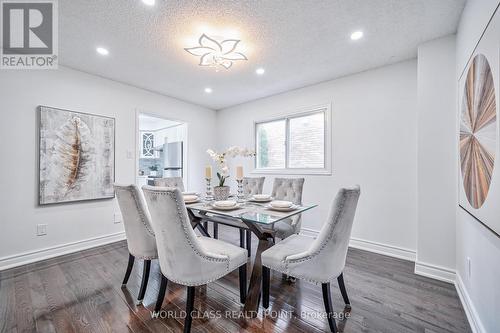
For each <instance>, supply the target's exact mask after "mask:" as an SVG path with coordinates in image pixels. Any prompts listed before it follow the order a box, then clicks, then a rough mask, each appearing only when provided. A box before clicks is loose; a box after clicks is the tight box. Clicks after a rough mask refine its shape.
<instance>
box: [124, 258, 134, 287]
mask: <svg viewBox="0 0 500 333" xmlns="http://www.w3.org/2000/svg"><path fill="white" fill-rule="evenodd" d="M134 260H135V257H134V256H133V255H131V254H130V253H129V254H128V265H127V271H126V272H125V277H124V278H123V282H122V286H124V285H126V284H127V282H128V278H129V277H130V273H132V267H134Z"/></svg>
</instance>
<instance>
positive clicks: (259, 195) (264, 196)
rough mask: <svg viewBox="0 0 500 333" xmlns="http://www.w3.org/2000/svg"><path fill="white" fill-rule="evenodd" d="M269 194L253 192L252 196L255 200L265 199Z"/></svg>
mask: <svg viewBox="0 0 500 333" xmlns="http://www.w3.org/2000/svg"><path fill="white" fill-rule="evenodd" d="M270 197H271V196H270V195H269V194H254V195H253V198H254V199H256V200H265V199H269V198H270Z"/></svg>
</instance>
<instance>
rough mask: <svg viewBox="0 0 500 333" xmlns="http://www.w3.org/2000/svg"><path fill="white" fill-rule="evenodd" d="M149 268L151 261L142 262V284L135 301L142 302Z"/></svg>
mask: <svg viewBox="0 0 500 333" xmlns="http://www.w3.org/2000/svg"><path fill="white" fill-rule="evenodd" d="M150 268H151V260H144V268H143V270H142V282H141V289H139V296H138V297H137V300H138V301H139V302H142V300H143V299H144V294H146V288H147V287H148V280H149V269H150Z"/></svg>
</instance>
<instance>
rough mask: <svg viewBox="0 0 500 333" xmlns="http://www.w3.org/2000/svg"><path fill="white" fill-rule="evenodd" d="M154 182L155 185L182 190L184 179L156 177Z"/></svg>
mask: <svg viewBox="0 0 500 333" xmlns="http://www.w3.org/2000/svg"><path fill="white" fill-rule="evenodd" d="M154 184H155V186H161V187H176V188H178V189H179V190H180V191H181V192H184V181H183V180H182V177H166V178H156V179H155V181H154Z"/></svg>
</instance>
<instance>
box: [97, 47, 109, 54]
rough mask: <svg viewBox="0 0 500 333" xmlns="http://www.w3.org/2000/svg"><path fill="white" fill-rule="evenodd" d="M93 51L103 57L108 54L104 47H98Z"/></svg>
mask: <svg viewBox="0 0 500 333" xmlns="http://www.w3.org/2000/svg"><path fill="white" fill-rule="evenodd" d="M95 50H96V51H97V53H99V54H100V55H103V56H106V55H108V54H109V51H108V50H107V49H105V48H104V47H98V48H97V49H95Z"/></svg>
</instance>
